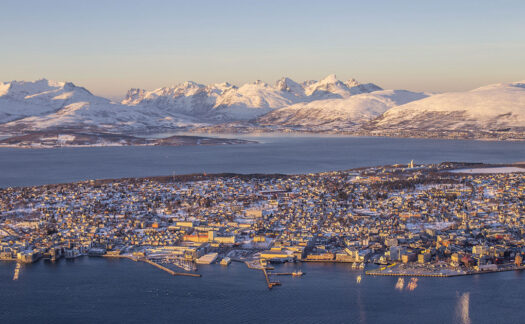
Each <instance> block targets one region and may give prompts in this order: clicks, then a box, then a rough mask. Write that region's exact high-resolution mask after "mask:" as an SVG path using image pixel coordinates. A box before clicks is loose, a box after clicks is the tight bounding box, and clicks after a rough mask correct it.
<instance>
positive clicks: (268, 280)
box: [262, 267, 281, 289]
mask: <svg viewBox="0 0 525 324" xmlns="http://www.w3.org/2000/svg"><path fill="white" fill-rule="evenodd" d="M262 271H263V273H264V278H265V279H266V284H267V285H268V289H272V288H273V287H274V286H280V285H281V283H280V282H279V281H271V280H270V276H269V275H268V271H266V268H264V267H263V268H262Z"/></svg>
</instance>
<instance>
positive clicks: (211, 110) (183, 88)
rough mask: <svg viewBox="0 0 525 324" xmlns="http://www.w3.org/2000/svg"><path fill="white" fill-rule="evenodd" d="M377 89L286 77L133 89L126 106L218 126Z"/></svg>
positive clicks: (351, 82) (330, 80)
mask: <svg viewBox="0 0 525 324" xmlns="http://www.w3.org/2000/svg"><path fill="white" fill-rule="evenodd" d="M377 90H381V88H379V87H378V86H376V85H374V84H360V83H359V82H357V81H355V80H354V79H352V80H349V81H346V82H342V81H339V80H337V78H336V77H335V75H330V76H328V77H326V78H324V79H323V80H321V81H305V82H303V83H297V82H295V81H293V80H292V79H290V78H286V77H284V78H281V79H279V80H277V82H276V83H275V85H273V86H272V85H270V84H267V83H265V82H262V81H259V80H258V81H255V82H251V83H247V84H244V85H242V86H240V87H236V86H232V85H230V84H228V83H222V84H215V85H209V86H205V85H201V84H197V83H194V82H184V83H181V84H179V85H176V86H173V87H170V88H160V89H156V90H152V91H146V90H139V89H131V90H130V91H129V92H128V94H127V95H126V98H125V99H124V100H123V101H122V104H125V105H134V106H154V107H159V108H162V109H163V110H165V111H171V112H177V113H182V114H186V115H189V116H193V117H196V118H199V119H201V120H206V121H208V122H212V123H217V122H224V121H236V120H250V119H253V118H256V117H258V116H261V115H264V114H266V113H268V112H271V111H273V110H275V109H279V108H283V107H287V106H289V105H293V104H295V103H299V102H309V101H313V100H321V99H328V98H347V97H349V96H352V95H355V94H359V93H365V92H372V91H377Z"/></svg>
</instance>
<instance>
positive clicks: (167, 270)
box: [138, 259, 201, 277]
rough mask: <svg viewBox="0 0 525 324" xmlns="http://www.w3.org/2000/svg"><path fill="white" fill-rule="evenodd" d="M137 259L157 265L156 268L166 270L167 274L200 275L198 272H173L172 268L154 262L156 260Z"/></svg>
mask: <svg viewBox="0 0 525 324" xmlns="http://www.w3.org/2000/svg"><path fill="white" fill-rule="evenodd" d="M138 261H142V262H146V263H149V264H151V265H152V266H155V267H157V268H159V269H161V270H164V271H166V272H167V273H169V274H170V275H172V276H186V277H201V275H200V274H198V273H187V272H175V271H173V270H171V269H168V268H166V267H165V266H163V265H160V264H158V263H156V262H153V261H151V260H148V259H139V260H138Z"/></svg>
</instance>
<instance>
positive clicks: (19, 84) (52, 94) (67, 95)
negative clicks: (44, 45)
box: [0, 79, 109, 123]
mask: <svg viewBox="0 0 525 324" xmlns="http://www.w3.org/2000/svg"><path fill="white" fill-rule="evenodd" d="M86 100H92V101H93V102H96V103H97V104H107V103H109V100H107V99H104V98H100V97H95V96H93V95H92V94H91V93H90V92H89V91H88V90H86V89H85V88H82V87H77V86H75V85H74V84H73V83H70V82H56V81H50V80H46V79H41V80H38V81H34V82H27V81H12V82H6V83H0V123H5V122H8V121H12V120H17V119H21V118H24V117H27V116H40V115H43V114H48V113H53V112H55V111H57V110H59V109H61V108H63V107H65V106H67V105H68V104H71V103H75V102H82V101H86Z"/></svg>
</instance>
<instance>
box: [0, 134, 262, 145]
mask: <svg viewBox="0 0 525 324" xmlns="http://www.w3.org/2000/svg"><path fill="white" fill-rule="evenodd" d="M247 143H256V142H255V141H248V140H242V139H231V138H220V137H202V136H188V135H172V136H168V137H163V138H145V137H138V136H133V135H127V134H115V133H104V132H89V131H70V130H65V131H64V130H53V131H38V132H31V133H28V134H22V135H15V136H10V137H7V138H4V139H0V147H20V148H53V147H92V146H159V145H160V146H182V145H223V144H247Z"/></svg>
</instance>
